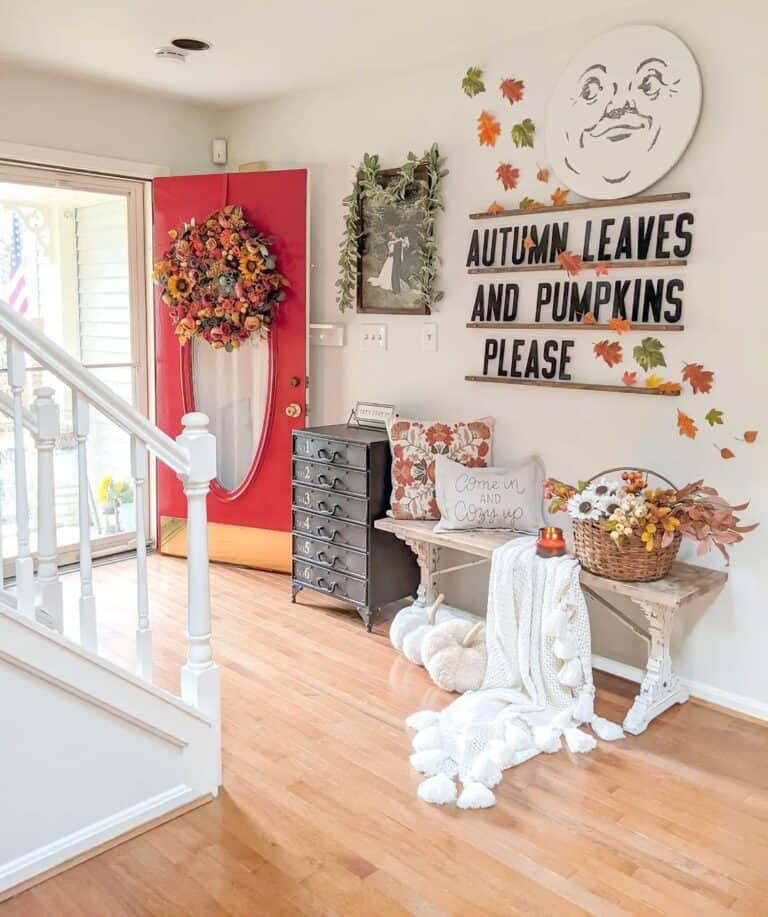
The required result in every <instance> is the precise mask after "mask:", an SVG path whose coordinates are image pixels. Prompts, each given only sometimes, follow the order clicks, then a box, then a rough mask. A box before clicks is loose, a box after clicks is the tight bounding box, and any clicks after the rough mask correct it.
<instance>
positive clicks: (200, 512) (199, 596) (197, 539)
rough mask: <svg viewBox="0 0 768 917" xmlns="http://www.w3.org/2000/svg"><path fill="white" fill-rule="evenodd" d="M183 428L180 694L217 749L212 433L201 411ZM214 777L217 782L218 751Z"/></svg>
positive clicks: (185, 419) (218, 712) (218, 697)
mask: <svg viewBox="0 0 768 917" xmlns="http://www.w3.org/2000/svg"><path fill="white" fill-rule="evenodd" d="M181 423H182V426H183V427H184V432H183V433H182V434H181V435H180V436H178V437H177V441H178V442H179V443H180V444H181V445H183V446H184V447H185V448H186V451H187V455H188V456H189V474H188V475H186V476H185V477H183V478H182V483H183V485H184V493H185V495H186V497H187V630H188V634H189V649H188V652H187V662H186V665H185V666H184V667H183V668H182V670H181V696H182V697H183V698H184V700H185V701H187V702H188V703H190V704H192V705H193V706H195V707H197V708H198V709H199V710H200V711H202V712H203V713H205V714H206V715H207V716H208V717H210V719H211V721H212V723H213V727H214V730H215V733H216V735H215V738H216V747H217V748H219V750H220V749H221V734H220V730H221V688H220V684H219V667H218V666H217V665H216V663H215V662H214V661H213V652H212V649H211V596H210V584H209V579H208V516H207V511H206V497H207V495H208V490H209V484H210V482H211V480H212V479H213V478H214V477H215V476H216V438H215V437H214V436H212V435H211V434H210V433H209V432H208V418H207V417H206V415H205V414H200V413H198V412H193V413H191V414H185V415H184V417H182V419H181ZM216 780H217V781H218V783H221V760H220V756H219V761H218V766H217V774H216Z"/></svg>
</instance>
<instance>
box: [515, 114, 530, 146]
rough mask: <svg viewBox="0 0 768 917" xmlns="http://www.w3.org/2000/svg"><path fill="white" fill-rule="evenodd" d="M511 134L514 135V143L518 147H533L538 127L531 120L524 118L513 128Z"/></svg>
mask: <svg viewBox="0 0 768 917" xmlns="http://www.w3.org/2000/svg"><path fill="white" fill-rule="evenodd" d="M510 133H511V135H512V143H514V145H515V146H516V147H518V148H520V147H521V146H522V147H525V146H528V147H532V146H533V138H534V137H535V136H536V125H535V124H534V123H533V121H531V119H530V118H524V119H523V120H522V121H521V122H520V123H519V124H516V125H515V126H514V127H513V128H512V130H511V131H510Z"/></svg>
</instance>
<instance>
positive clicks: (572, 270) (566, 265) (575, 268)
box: [556, 252, 584, 277]
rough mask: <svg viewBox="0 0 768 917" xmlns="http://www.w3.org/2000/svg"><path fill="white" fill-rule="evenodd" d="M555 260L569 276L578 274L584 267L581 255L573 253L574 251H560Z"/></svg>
mask: <svg viewBox="0 0 768 917" xmlns="http://www.w3.org/2000/svg"><path fill="white" fill-rule="evenodd" d="M556 260H557V263H558V264H559V265H560V267H561V268H562V269H563V270H564V271H565V272H566V273H567V274H568V276H569V277H575V276H576V275H577V274H580V273H581V271H582V269H583V267H584V263H583V261H582V260H581V255H577V254H574V252H560V254H559V255H558V256H557V259H556Z"/></svg>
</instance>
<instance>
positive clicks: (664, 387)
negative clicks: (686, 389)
mask: <svg viewBox="0 0 768 917" xmlns="http://www.w3.org/2000/svg"><path fill="white" fill-rule="evenodd" d="M682 390H683V387H682V385H680V383H679V382H662V383H661V385H660V386H659V391H660V392H661V394H662V395H679V394H680V392H681V391H682Z"/></svg>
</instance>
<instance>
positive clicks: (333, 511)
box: [317, 500, 341, 516]
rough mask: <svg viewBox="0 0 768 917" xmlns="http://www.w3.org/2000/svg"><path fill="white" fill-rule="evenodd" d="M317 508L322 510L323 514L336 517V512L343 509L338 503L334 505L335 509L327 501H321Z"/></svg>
mask: <svg viewBox="0 0 768 917" xmlns="http://www.w3.org/2000/svg"><path fill="white" fill-rule="evenodd" d="M317 508H318V509H319V510H320V512H321V513H330V514H331V515H332V516H335V515H336V511H337V510H340V509H341V507H340V506H339V504H338V503H334V504H333V507H330V506H328V504H327V503H326V502H325V500H321V501H320V502H319V503H318V504H317Z"/></svg>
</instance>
